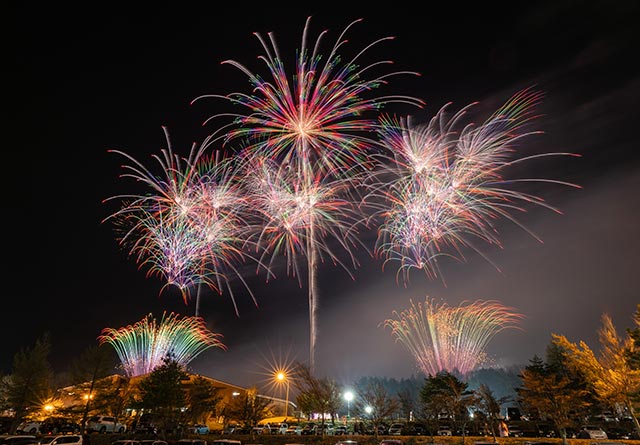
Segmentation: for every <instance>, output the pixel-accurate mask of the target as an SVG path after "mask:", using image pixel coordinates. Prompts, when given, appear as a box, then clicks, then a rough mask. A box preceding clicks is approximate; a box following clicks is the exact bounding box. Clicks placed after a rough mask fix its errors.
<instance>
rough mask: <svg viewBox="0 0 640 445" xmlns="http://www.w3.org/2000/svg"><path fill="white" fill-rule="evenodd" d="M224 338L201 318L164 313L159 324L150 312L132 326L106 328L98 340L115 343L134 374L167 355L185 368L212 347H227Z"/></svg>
mask: <svg viewBox="0 0 640 445" xmlns="http://www.w3.org/2000/svg"><path fill="white" fill-rule="evenodd" d="M221 337H222V336H221V334H216V333H213V332H211V331H210V330H209V329H208V328H207V327H206V324H205V322H204V320H203V319H202V318H200V317H183V318H180V316H179V315H178V314H175V313H171V314H169V315H166V313H164V314H163V315H162V319H161V320H160V322H159V323H158V322H157V321H156V319H155V318H153V316H152V314H149V315H147V316H146V317H145V318H143V319H142V320H140V321H139V322H137V323H135V324H133V325H130V326H125V327H122V328H119V329H113V328H104V329H103V330H102V333H101V335H100V336H99V337H98V340H99V342H100V343H101V344H105V343H108V344H110V345H112V346H113V347H114V348H115V350H116V353H117V354H118V357H119V358H120V361H121V364H122V367H123V369H124V371H125V372H126V374H127V376H129V377H135V376H139V375H144V374H147V373H149V372H151V371H153V370H154V369H155V368H156V367H158V366H160V365H161V364H162V361H163V359H165V358H167V357H169V358H171V359H173V360H175V361H176V362H177V363H178V364H180V365H181V366H183V367H186V366H187V365H188V364H189V363H190V362H191V361H192V360H193V359H194V358H196V357H197V356H198V355H200V354H201V353H202V352H203V351H205V350H207V349H209V348H212V347H217V348H221V349H226V346H225V345H224V344H223V343H222V342H221V340H220V338H221Z"/></svg>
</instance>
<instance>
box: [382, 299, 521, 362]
mask: <svg viewBox="0 0 640 445" xmlns="http://www.w3.org/2000/svg"><path fill="white" fill-rule="evenodd" d="M393 314H394V315H395V317H396V318H395V319H388V320H385V321H384V323H383V324H384V326H385V327H388V328H391V333H392V335H393V336H394V337H395V338H396V341H399V342H401V343H402V344H403V345H404V346H405V347H406V348H407V350H408V351H409V352H410V353H411V355H412V356H413V358H414V359H415V361H416V364H417V366H418V368H419V369H420V370H421V371H422V372H424V374H425V375H436V374H437V373H438V372H440V371H448V372H458V373H460V374H462V375H465V374H467V373H469V372H470V371H472V370H474V369H476V368H478V367H479V366H480V365H482V364H483V363H485V362H486V360H487V354H486V352H485V348H486V346H487V344H488V343H489V341H490V340H491V339H492V338H493V337H494V336H495V335H496V334H497V333H498V332H500V331H502V330H503V329H507V328H515V327H517V326H518V322H519V321H520V320H521V319H522V318H523V316H522V315H521V314H519V313H517V312H514V311H513V309H512V308H509V307H506V306H503V305H502V304H500V303H499V302H496V301H482V300H477V301H473V302H464V303H462V304H461V305H459V306H456V307H452V306H449V305H447V304H446V303H443V304H440V305H438V304H436V303H434V301H433V300H430V299H429V298H428V297H427V298H426V300H425V302H424V304H423V303H417V304H414V303H413V301H411V307H410V308H409V309H407V310H405V311H402V312H399V313H398V312H397V311H394V312H393Z"/></svg>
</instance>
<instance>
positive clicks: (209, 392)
mask: <svg viewBox="0 0 640 445" xmlns="http://www.w3.org/2000/svg"><path fill="white" fill-rule="evenodd" d="M221 400H222V397H221V396H220V395H219V394H218V388H216V387H215V385H214V384H213V383H211V381H209V380H207V379H205V378H204V377H202V376H196V377H194V378H193V379H192V380H191V382H190V383H189V385H188V386H187V405H188V407H189V411H188V415H189V417H190V420H191V422H192V423H206V422H207V419H208V418H209V416H210V415H211V413H213V412H215V410H216V406H217V405H218V403H220V401H221Z"/></svg>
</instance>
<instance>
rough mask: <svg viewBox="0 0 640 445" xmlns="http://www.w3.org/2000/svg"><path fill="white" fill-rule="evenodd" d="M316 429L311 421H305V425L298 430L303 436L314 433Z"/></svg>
mask: <svg viewBox="0 0 640 445" xmlns="http://www.w3.org/2000/svg"><path fill="white" fill-rule="evenodd" d="M316 429H317V425H316V424H315V423H313V422H310V423H307V424H306V425H305V426H303V427H302V431H301V432H300V434H302V435H303V436H308V435H310V434H315V433H316Z"/></svg>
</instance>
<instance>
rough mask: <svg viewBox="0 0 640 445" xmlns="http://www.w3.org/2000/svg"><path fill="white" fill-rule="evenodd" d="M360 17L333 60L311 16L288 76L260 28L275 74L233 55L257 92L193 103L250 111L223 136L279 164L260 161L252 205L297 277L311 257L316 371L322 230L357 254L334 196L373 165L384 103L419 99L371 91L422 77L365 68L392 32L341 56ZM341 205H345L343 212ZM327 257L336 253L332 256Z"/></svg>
mask: <svg viewBox="0 0 640 445" xmlns="http://www.w3.org/2000/svg"><path fill="white" fill-rule="evenodd" d="M358 22H360V20H356V21H354V22H352V23H350V24H349V25H348V26H347V27H346V28H345V29H344V31H343V32H342V33H341V34H340V36H339V37H338V39H337V40H336V43H335V44H334V45H333V47H332V48H331V50H330V52H329V54H328V56H327V57H323V56H322V55H321V53H320V52H319V51H320V48H321V46H322V45H321V42H322V39H323V37H324V36H325V35H326V33H327V31H326V30H325V31H323V32H321V33H320V34H319V36H318V38H317V39H316V41H315V43H314V44H313V45H311V46H310V45H308V43H307V39H308V33H309V28H310V18H308V19H307V21H306V23H305V27H304V30H303V34H302V43H301V47H300V49H299V52H298V54H297V56H296V62H295V72H294V74H293V76H292V78H291V80H290V79H289V77H288V74H287V71H286V70H285V66H284V63H283V59H282V57H281V56H280V52H279V49H278V46H277V45H276V39H275V37H274V35H273V34H272V33H269V34H268V38H265V37H264V36H262V35H261V34H258V33H256V34H255V36H256V37H257V38H258V40H259V41H260V43H261V45H262V48H263V50H264V54H263V55H261V56H260V57H259V59H260V60H262V61H263V62H264V63H265V65H266V68H267V71H268V74H269V78H267V79H264V78H263V77H261V76H260V75H258V74H256V73H254V72H252V71H251V70H250V69H249V68H247V67H246V66H244V65H242V64H241V63H239V62H237V61H235V60H226V61H224V62H223V63H225V64H229V65H231V66H234V67H235V68H238V69H239V70H240V71H241V72H242V73H244V74H245V75H246V76H247V77H248V79H249V82H250V83H251V85H252V93H251V94H246V93H232V94H228V95H226V96H220V95H206V96H201V97H198V98H196V99H194V102H195V101H197V100H200V99H202V98H204V97H217V98H222V99H224V100H226V101H229V102H231V104H233V105H234V106H238V107H240V108H241V110H242V111H243V112H241V113H238V114H232V115H231V116H233V118H234V125H235V127H232V128H231V129H230V130H229V131H228V132H227V133H226V141H227V142H230V141H234V140H242V141H243V143H244V144H245V146H244V147H243V151H244V152H245V153H246V154H247V156H248V157H249V158H251V157H255V158H257V159H262V158H268V159H270V160H271V161H272V162H275V164H276V165H277V166H278V168H275V169H273V168H271V167H270V166H269V164H268V162H262V161H258V162H260V163H261V164H262V165H261V166H260V168H259V169H257V172H258V175H259V176H258V177H257V178H255V179H253V180H251V181H253V183H254V184H257V185H256V186H255V187H254V190H260V189H261V188H262V189H263V190H264V189H266V191H265V192H264V194H262V195H260V194H253V196H255V197H257V199H256V200H255V202H254V204H256V205H257V206H259V208H260V209H261V210H259V211H260V212H261V213H262V215H263V216H264V217H265V221H266V222H265V229H264V230H263V231H262V232H261V233H262V234H261V236H260V241H261V242H264V243H265V245H266V248H267V249H271V252H272V253H278V252H280V253H283V254H285V255H287V261H288V265H289V267H288V270H290V271H292V272H294V273H296V275H297V276H298V278H299V277H300V273H299V271H298V266H297V265H294V262H295V261H296V256H304V257H306V259H307V275H308V276H307V279H308V288H309V292H308V299H309V318H310V346H309V349H310V364H309V365H310V368H311V370H312V371H313V368H314V354H315V342H316V327H315V325H316V309H317V285H316V267H317V263H318V260H319V255H320V253H319V252H321V251H323V252H325V253H328V252H329V251H330V249H329V248H328V247H327V244H326V243H325V242H324V241H322V235H324V234H327V233H330V232H331V230H330V229H328V227H329V224H328V223H329V222H330V223H332V224H337V227H338V228H336V229H333V235H335V236H333V239H337V240H338V241H339V244H340V245H341V246H342V247H343V248H345V250H347V252H348V253H349V255H351V252H350V250H349V249H350V248H351V245H352V243H351V242H350V240H347V239H344V237H343V235H345V233H353V232H350V231H345V230H344V228H343V227H344V224H345V223H343V222H341V221H345V216H346V215H348V216H351V214H350V213H349V212H347V211H343V210H344V209H346V208H347V206H346V205H344V204H345V203H346V201H345V199H344V198H342V200H341V199H339V198H337V195H336V194H337V193H338V192H344V191H347V190H349V189H350V188H351V189H353V188H355V187H350V184H352V183H353V181H354V178H356V177H358V175H359V173H361V172H364V171H367V169H368V168H370V167H371V160H370V159H369V150H370V149H371V147H372V146H373V145H374V144H375V143H376V142H375V141H373V137H372V136H375V128H376V127H377V118H376V113H377V111H378V110H379V108H380V107H382V106H383V105H384V104H387V103H391V102H399V103H409V104H412V105H418V106H421V105H422V102H421V101H419V100H417V99H414V98H411V97H406V96H383V95H375V94H374V92H375V91H376V90H377V89H378V88H379V87H381V86H383V85H385V84H386V83H387V82H388V80H389V78H390V77H393V76H396V75H401V74H413V75H415V74H417V73H411V72H400V71H396V72H387V73H382V74H379V75H375V74H373V73H375V72H376V71H377V70H378V69H379V68H384V67H385V66H387V65H389V64H391V63H392V62H391V61H378V62H374V63H372V64H368V65H363V66H359V63H360V60H361V59H362V57H364V54H365V53H366V52H367V51H368V50H370V49H371V48H372V47H373V46H375V45H377V44H379V43H381V42H384V41H386V40H389V39H391V37H386V38H382V39H379V40H377V41H374V42H373V43H371V44H369V45H368V46H367V47H365V48H364V49H363V50H361V51H360V52H359V53H358V54H357V55H356V56H355V57H353V58H352V59H351V60H347V61H346V62H345V61H344V59H343V58H342V56H341V55H340V51H341V50H342V49H343V45H344V44H345V43H346V42H347V40H346V39H345V36H346V33H347V32H348V31H349V29H350V28H351V27H352V26H354V25H355V24H356V23H358ZM371 74H373V75H372V76H370V75H371ZM222 116H227V117H228V116H230V115H229V114H223V115H215V116H212V117H211V118H209V119H208V120H207V121H206V122H205V124H206V123H207V122H209V121H210V120H211V119H215V118H217V117H222ZM265 167H266V169H267V170H266V171H265ZM337 205H339V208H340V211H336V210H338V209H337V207H336V206H337ZM347 218H348V217H347ZM321 221H323V222H321ZM329 256H330V257H331V258H332V259H333V260H336V259H337V257H336V256H335V255H334V254H333V253H331V254H330V255H329ZM351 257H353V256H352V255H351ZM272 258H273V257H272ZM269 263H270V264H271V262H269Z"/></svg>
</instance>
